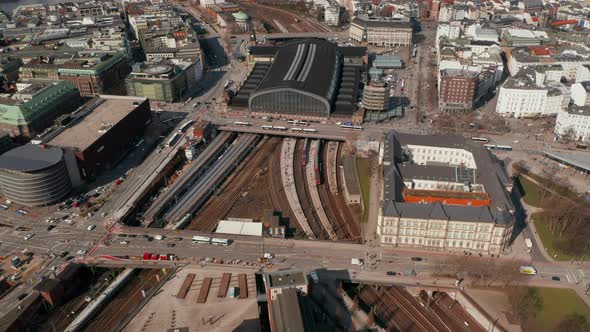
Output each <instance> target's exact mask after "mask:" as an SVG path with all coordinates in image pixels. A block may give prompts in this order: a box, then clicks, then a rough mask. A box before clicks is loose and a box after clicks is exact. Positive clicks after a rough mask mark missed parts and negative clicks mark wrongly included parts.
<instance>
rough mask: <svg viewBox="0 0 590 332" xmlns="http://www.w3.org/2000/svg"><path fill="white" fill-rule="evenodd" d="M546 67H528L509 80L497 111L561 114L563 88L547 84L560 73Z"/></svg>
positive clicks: (514, 114)
mask: <svg viewBox="0 0 590 332" xmlns="http://www.w3.org/2000/svg"><path fill="white" fill-rule="evenodd" d="M542 69H543V68H542V67H541V68H525V69H522V70H521V71H520V72H519V73H518V74H517V75H516V76H513V77H510V78H509V79H507V80H506V82H504V84H503V85H502V86H501V87H500V93H499V95H498V103H497V105H496V112H498V113H499V114H500V115H504V116H512V117H515V118H523V117H537V116H547V115H554V114H557V112H559V110H561V109H562V107H563V106H564V94H563V92H562V90H561V89H559V88H555V87H551V86H548V85H547V83H548V82H552V80H553V79H554V78H556V77H557V76H558V74H555V73H553V72H552V71H551V70H549V71H547V72H545V71H543V70H542ZM547 73H549V75H547ZM567 101H568V102H569V97H568V99H567Z"/></svg>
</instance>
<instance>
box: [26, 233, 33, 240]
mask: <svg viewBox="0 0 590 332" xmlns="http://www.w3.org/2000/svg"><path fill="white" fill-rule="evenodd" d="M33 236H35V234H32V233H29V234H27V235H25V241H29V240H30V239H31V238H33Z"/></svg>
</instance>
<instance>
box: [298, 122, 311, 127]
mask: <svg viewBox="0 0 590 332" xmlns="http://www.w3.org/2000/svg"><path fill="white" fill-rule="evenodd" d="M297 124H298V125H300V126H302V127H307V126H309V123H307V122H305V121H299V122H298V123H297Z"/></svg>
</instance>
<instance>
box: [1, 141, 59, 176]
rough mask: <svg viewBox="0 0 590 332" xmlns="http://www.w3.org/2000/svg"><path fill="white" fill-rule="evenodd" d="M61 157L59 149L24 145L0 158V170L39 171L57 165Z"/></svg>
mask: <svg viewBox="0 0 590 332" xmlns="http://www.w3.org/2000/svg"><path fill="white" fill-rule="evenodd" d="M62 156H63V151H62V150H61V149H60V148H56V147H46V148H44V147H43V146H41V145H36V144H25V145H22V146H19V147H17V148H14V149H12V150H10V151H8V152H6V153H5V154H3V155H2V156H0V168H1V169H6V170H11V171H17V172H33V171H40V170H43V169H46V168H48V167H51V166H53V165H55V164H57V163H59V162H60V161H61V160H62Z"/></svg>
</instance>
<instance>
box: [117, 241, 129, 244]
mask: <svg viewBox="0 0 590 332" xmlns="http://www.w3.org/2000/svg"><path fill="white" fill-rule="evenodd" d="M119 243H120V244H129V241H121V242H119Z"/></svg>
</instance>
